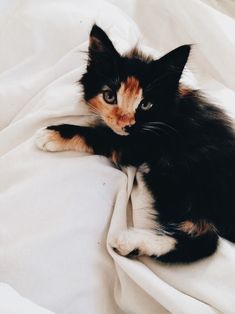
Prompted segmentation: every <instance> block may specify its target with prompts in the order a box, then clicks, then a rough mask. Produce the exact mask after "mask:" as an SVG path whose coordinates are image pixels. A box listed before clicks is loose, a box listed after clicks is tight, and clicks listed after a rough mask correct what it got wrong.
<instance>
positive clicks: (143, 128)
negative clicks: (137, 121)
mask: <svg viewBox="0 0 235 314" xmlns="http://www.w3.org/2000/svg"><path fill="white" fill-rule="evenodd" d="M141 130H144V131H148V132H150V133H152V134H155V135H157V136H160V134H158V133H157V132H155V131H154V130H152V129H147V128H145V127H142V129H141ZM143 133H144V132H143Z"/></svg>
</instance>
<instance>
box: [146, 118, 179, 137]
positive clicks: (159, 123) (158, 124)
mask: <svg viewBox="0 0 235 314" xmlns="http://www.w3.org/2000/svg"><path fill="white" fill-rule="evenodd" d="M146 125H148V126H162V127H165V128H167V129H169V131H170V130H171V132H173V133H175V134H178V135H179V132H178V131H177V130H176V129H175V128H174V127H173V126H171V125H169V124H168V123H165V122H160V121H155V122H154V121H152V122H148V123H146Z"/></svg>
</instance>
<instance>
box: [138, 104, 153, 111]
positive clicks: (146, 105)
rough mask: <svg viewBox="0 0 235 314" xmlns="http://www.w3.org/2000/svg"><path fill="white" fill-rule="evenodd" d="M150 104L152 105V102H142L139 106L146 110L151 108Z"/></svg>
mask: <svg viewBox="0 0 235 314" xmlns="http://www.w3.org/2000/svg"><path fill="white" fill-rule="evenodd" d="M152 106H153V104H151V102H142V103H141V105H140V108H141V109H142V110H145V111H146V110H149V109H151V108H152Z"/></svg>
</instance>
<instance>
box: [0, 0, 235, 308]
mask: <svg viewBox="0 0 235 314" xmlns="http://www.w3.org/2000/svg"><path fill="white" fill-rule="evenodd" d="M112 2H113V3H115V4H116V5H117V6H119V7H121V8H122V9H123V8H126V9H127V12H128V14H129V16H131V17H132V18H133V19H134V20H135V21H136V22H137V24H138V25H139V27H140V31H141V32H142V34H144V38H145V42H146V43H148V44H149V45H150V46H152V47H154V48H156V49H157V50H158V51H159V52H161V53H163V52H166V51H168V50H170V49H171V48H174V47H176V46H177V45H180V44H182V43H190V42H192V43H195V42H197V43H198V45H196V46H195V48H194V51H193V54H192V58H191V62H190V64H191V67H190V68H191V69H192V70H193V72H194V74H195V77H196V78H197V82H196V84H198V85H199V86H200V87H202V88H203V89H204V90H206V91H207V92H208V94H211V95H212V94H213V97H214V98H215V99H217V102H218V103H220V104H221V105H222V106H223V107H224V108H225V109H226V110H227V111H228V112H229V113H230V114H232V115H234V113H235V107H234V106H235V105H234V103H235V96H234V95H235V94H234V89H235V80H234V72H235V69H234V67H235V63H234V54H235V39H234V38H235V37H234V32H235V22H234V20H233V19H232V17H231V15H232V13H231V14H230V17H229V16H227V15H225V14H224V13H221V12H220V11H217V10H215V8H212V7H210V6H209V5H208V4H205V3H210V2H211V3H212V2H213V1H212V0H211V1H209V0H208V1H205V3H203V2H201V1H199V0H198V1H194V0H181V1H180V2H179V1H166V0H165V1H163V0H157V1H153V0H151V1H150V0H148V1H140V0H139V1H138V0H137V1H134V0H133V1H128V2H126V1H124V0H123V1H122V0H119V1H118V0H113V1H112ZM222 2H223V1H221V2H220V3H222ZM225 2H226V1H225ZM179 3H180V4H179ZM221 7H223V6H222V4H221ZM227 7H229V6H228V3H227V6H225V10H224V11H225V12H226V9H227ZM94 21H96V22H97V23H98V24H99V25H100V26H101V27H103V28H104V29H105V30H106V31H107V32H108V34H109V35H110V36H111V37H112V39H113V41H114V43H115V45H116V46H117V47H118V49H119V51H124V50H126V49H128V48H130V47H131V46H133V45H134V44H135V43H136V42H137V40H138V39H139V37H140V33H139V30H138V28H137V26H136V25H135V24H134V22H133V21H132V20H131V19H130V18H129V17H128V16H127V15H125V14H124V13H123V12H122V11H121V10H120V9H118V8H117V7H115V6H114V5H112V4H109V3H108V2H101V1H89V0H87V1H82V0H40V1H36V0H31V1H30V0H11V1H6V0H5V1H3V0H2V1H1V2H0V24H1V31H0V47H1V49H0V130H1V131H0V173H1V178H0V282H1V284H0V313H1V314H52V313H57V314H80V313H82V314H83V313H88V314H106V313H107V314H116V313H134V314H143V313H144V314H153V313H158V314H162V313H168V312H171V313H179V314H183V313H187V314H188V313H195V314H198V313H200V314H202V313H234V309H235V298H234V294H235V270H234V263H235V246H234V244H231V243H229V242H228V241H226V240H222V241H221V243H220V247H219V250H218V252H217V253H216V254H215V255H214V256H212V257H210V258H208V259H206V260H203V261H200V262H197V263H194V264H192V265H187V266H166V265H162V264H160V263H156V262H153V261H151V260H150V259H148V258H141V259H140V260H139V261H134V260H129V259H127V258H124V257H121V256H119V255H117V254H116V253H114V252H113V251H112V249H111V248H110V247H109V245H108V244H107V243H108V240H107V239H109V237H110V235H112V234H113V233H115V232H116V231H118V230H120V229H122V228H125V227H126V224H127V219H126V212H127V205H128V206H129V207H131V204H130V202H128V200H129V196H130V191H131V187H132V182H133V177H134V169H131V168H130V169H128V170H127V172H126V173H122V172H121V171H119V170H117V169H115V168H114V167H113V166H112V165H111V164H110V163H109V161H108V160H107V159H105V158H104V157H100V156H88V155H84V154H79V153H75V152H64V153H45V152H41V151H39V150H38V149H36V147H35V145H34V139H33V136H34V133H35V131H36V130H38V129H39V128H41V127H43V126H46V125H49V124H51V123H57V122H58V123H60V122H68V123H85V122H86V117H85V115H86V113H87V112H86V108H85V106H83V105H82V104H80V103H79V97H80V91H79V88H78V86H77V85H76V83H75V82H76V81H77V80H78V78H79V77H80V76H81V73H82V72H83V71H84V64H85V59H86V55H85V54H84V52H82V51H84V50H86V49H87V39H88V32H89V29H90V27H91V25H92V24H93V22H94ZM185 78H186V80H187V79H189V78H190V74H188V73H187V72H186V74H185ZM234 116H235V115H234Z"/></svg>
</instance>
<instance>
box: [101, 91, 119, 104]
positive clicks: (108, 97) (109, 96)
mask: <svg viewBox="0 0 235 314" xmlns="http://www.w3.org/2000/svg"><path fill="white" fill-rule="evenodd" d="M103 98H104V100H105V101H106V102H107V103H108V104H115V103H116V102H117V101H116V93H115V92H113V91H112V90H105V91H103Z"/></svg>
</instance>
